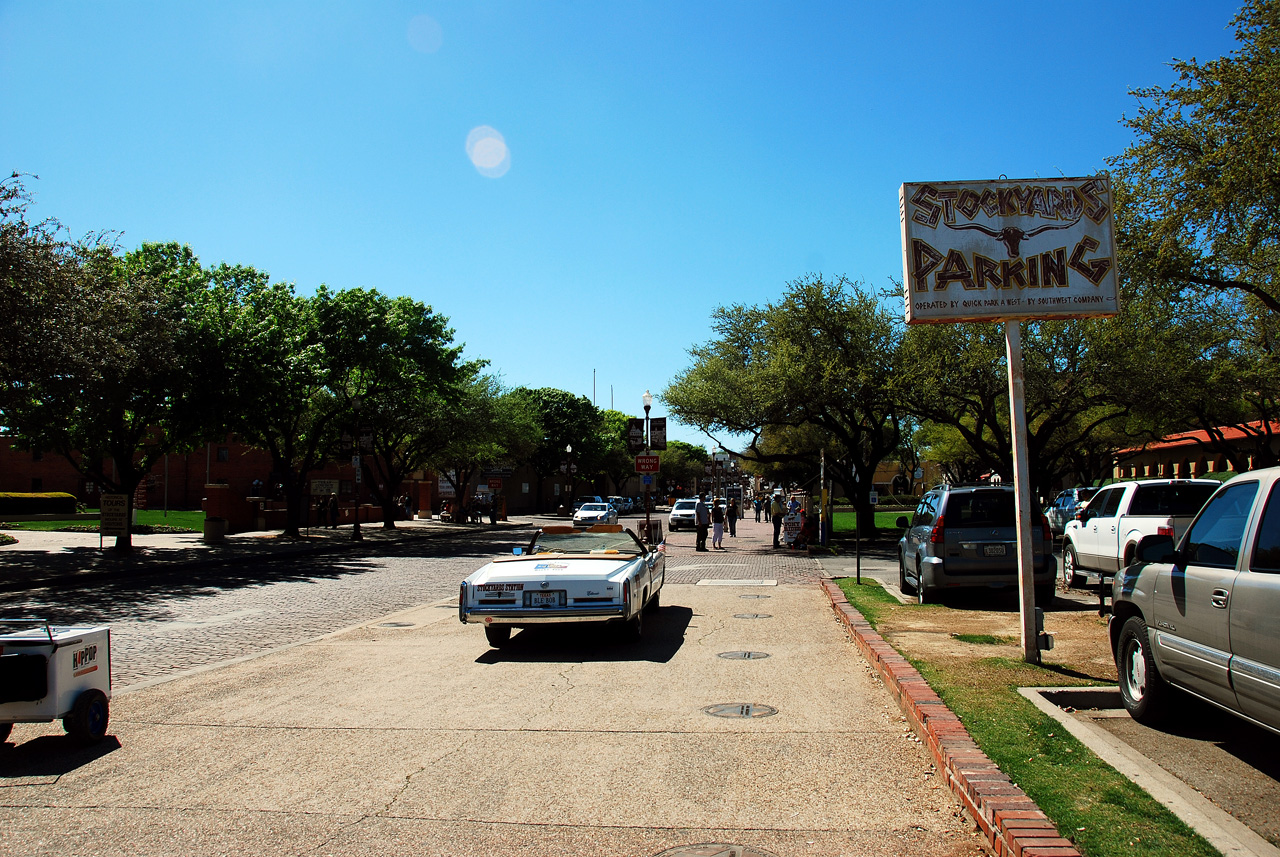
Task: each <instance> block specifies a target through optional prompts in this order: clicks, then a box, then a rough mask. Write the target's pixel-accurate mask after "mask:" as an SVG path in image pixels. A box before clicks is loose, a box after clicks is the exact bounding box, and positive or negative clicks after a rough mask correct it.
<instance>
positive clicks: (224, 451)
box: [218, 446, 231, 461]
mask: <svg viewBox="0 0 1280 857" xmlns="http://www.w3.org/2000/svg"><path fill="white" fill-rule="evenodd" d="M218 460H219V461H230V460H231V447H228V446H220V447H218Z"/></svg>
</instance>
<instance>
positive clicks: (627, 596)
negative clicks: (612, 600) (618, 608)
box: [622, 580, 631, 605]
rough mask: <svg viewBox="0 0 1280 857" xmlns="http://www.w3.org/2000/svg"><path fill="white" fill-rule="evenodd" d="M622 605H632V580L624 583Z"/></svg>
mask: <svg viewBox="0 0 1280 857" xmlns="http://www.w3.org/2000/svg"><path fill="white" fill-rule="evenodd" d="M622 603H623V604H627V605H630V604H631V581H630V580H624V581H622Z"/></svg>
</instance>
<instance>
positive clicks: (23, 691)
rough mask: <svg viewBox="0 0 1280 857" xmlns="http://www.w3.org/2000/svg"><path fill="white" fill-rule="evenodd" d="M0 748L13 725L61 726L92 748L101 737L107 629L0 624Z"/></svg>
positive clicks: (105, 714) (107, 680) (107, 695)
mask: <svg viewBox="0 0 1280 857" xmlns="http://www.w3.org/2000/svg"><path fill="white" fill-rule="evenodd" d="M0 627H3V628H5V629H16V630H7V631H6V632H5V633H0V743H3V742H4V741H6V740H7V739H8V737H9V733H10V732H11V731H12V730H13V724H15V723H49V722H51V721H53V720H58V719H61V720H62V726H63V728H64V729H66V730H67V732H68V734H70V735H71V737H73V738H75V739H76V740H78V741H80V742H82V743H85V744H92V743H95V742H97V741H100V740H102V737H103V736H104V735H106V734H107V720H108V719H109V706H108V700H110V699H111V630H110V629H109V628H106V627H54V626H53V625H50V624H49V622H48V621H46V620H44V619H6V620H0Z"/></svg>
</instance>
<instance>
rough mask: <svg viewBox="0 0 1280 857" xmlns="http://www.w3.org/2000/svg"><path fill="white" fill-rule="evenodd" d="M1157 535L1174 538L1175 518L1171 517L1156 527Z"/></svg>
mask: <svg viewBox="0 0 1280 857" xmlns="http://www.w3.org/2000/svg"><path fill="white" fill-rule="evenodd" d="M1156 535H1157V536H1168V537H1169V538H1173V518H1170V519H1169V520H1167V521H1165V522H1164V523H1163V524H1161V525H1160V526H1158V527H1156Z"/></svg>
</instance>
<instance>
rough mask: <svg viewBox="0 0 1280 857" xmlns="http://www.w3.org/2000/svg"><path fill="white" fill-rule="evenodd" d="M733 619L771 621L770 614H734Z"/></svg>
mask: <svg viewBox="0 0 1280 857" xmlns="http://www.w3.org/2000/svg"><path fill="white" fill-rule="evenodd" d="M733 618H735V619H772V618H773V614H772V613H734V614H733Z"/></svg>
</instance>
